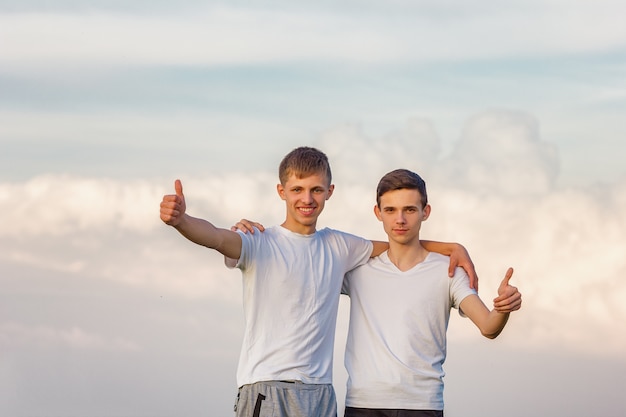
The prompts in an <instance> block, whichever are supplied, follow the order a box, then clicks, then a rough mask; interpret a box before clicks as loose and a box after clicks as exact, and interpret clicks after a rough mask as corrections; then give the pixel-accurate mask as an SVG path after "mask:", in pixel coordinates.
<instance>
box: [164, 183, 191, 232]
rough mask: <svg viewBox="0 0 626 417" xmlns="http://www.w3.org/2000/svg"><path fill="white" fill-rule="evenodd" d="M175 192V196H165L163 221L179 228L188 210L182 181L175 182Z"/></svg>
mask: <svg viewBox="0 0 626 417" xmlns="http://www.w3.org/2000/svg"><path fill="white" fill-rule="evenodd" d="M174 191H175V194H168V195H164V196H163V200H162V201H161V220H163V222H164V223H165V224H167V225H170V226H178V224H179V223H180V221H181V220H182V218H183V216H184V215H185V210H186V209H187V206H186V204H185V196H184V194H183V184H182V183H181V182H180V180H176V181H175V182H174Z"/></svg>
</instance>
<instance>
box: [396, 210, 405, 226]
mask: <svg viewBox="0 0 626 417" xmlns="http://www.w3.org/2000/svg"><path fill="white" fill-rule="evenodd" d="M396 223H397V224H405V223H406V219H405V217H404V213H403V212H402V210H399V211H398V214H397V215H396Z"/></svg>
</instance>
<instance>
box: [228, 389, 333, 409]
mask: <svg viewBox="0 0 626 417" xmlns="http://www.w3.org/2000/svg"><path fill="white" fill-rule="evenodd" d="M235 413H236V414H235V415H236V417H312V416H315V417H337V399H336V398H335V390H334V389H333V386H332V385H331V384H303V383H302V382H299V381H295V382H292V381H263V382H255V383H254V384H250V385H244V386H242V387H241V388H239V393H238V394H237V402H236V403H235Z"/></svg>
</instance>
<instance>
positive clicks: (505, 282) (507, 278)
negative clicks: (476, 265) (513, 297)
mask: <svg viewBox="0 0 626 417" xmlns="http://www.w3.org/2000/svg"><path fill="white" fill-rule="evenodd" d="M512 276H513V268H509V269H508V270H507V271H506V275H505V276H504V279H503V280H502V283H501V284H500V286H501V287H505V286H507V285H509V281H510V280H511V277H512Z"/></svg>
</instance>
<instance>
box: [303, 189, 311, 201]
mask: <svg viewBox="0 0 626 417" xmlns="http://www.w3.org/2000/svg"><path fill="white" fill-rule="evenodd" d="M302 202H303V203H304V204H311V203H313V193H312V192H311V191H305V192H304V193H302Z"/></svg>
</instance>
